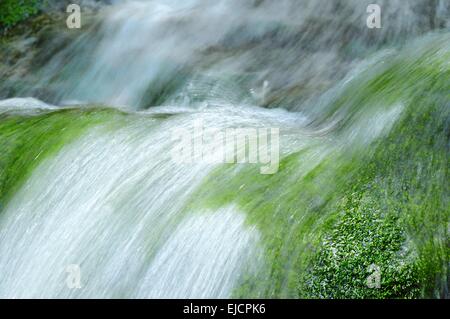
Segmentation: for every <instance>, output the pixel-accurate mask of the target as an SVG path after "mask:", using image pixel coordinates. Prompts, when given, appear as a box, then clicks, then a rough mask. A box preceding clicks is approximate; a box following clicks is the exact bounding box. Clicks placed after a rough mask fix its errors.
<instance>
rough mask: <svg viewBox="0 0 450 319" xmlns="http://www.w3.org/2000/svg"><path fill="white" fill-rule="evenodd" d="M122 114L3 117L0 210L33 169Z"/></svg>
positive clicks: (104, 111) (69, 112)
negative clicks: (96, 126) (69, 144)
mask: <svg viewBox="0 0 450 319" xmlns="http://www.w3.org/2000/svg"><path fill="white" fill-rule="evenodd" d="M118 113H119V112H117V111H113V110H110V109H96V108H92V109H86V110H83V109H64V110H59V111H52V112H46V113H42V114H38V115H30V114H29V115H26V114H3V115H1V116H0V149H1V153H0V210H1V209H2V208H3V207H4V206H5V205H6V203H7V202H8V200H9V199H10V198H11V196H12V195H13V194H14V193H15V192H16V191H17V189H18V188H20V187H21V186H22V185H23V183H24V182H25V181H26V179H27V177H28V176H29V175H30V173H31V172H32V171H33V169H34V168H35V167H36V166H37V165H38V164H39V163H41V162H42V161H43V160H44V159H45V158H48V157H49V156H52V155H53V154H55V153H56V152H57V151H59V150H60V149H61V148H62V147H63V146H64V145H66V144H67V143H70V142H71V141H73V140H74V139H76V138H77V137H79V136H80V135H81V134H83V132H85V131H86V130H87V129H88V128H90V127H92V126H94V125H98V124H101V123H105V122H106V121H107V120H108V119H111V118H112V117H115V116H117V115H118Z"/></svg>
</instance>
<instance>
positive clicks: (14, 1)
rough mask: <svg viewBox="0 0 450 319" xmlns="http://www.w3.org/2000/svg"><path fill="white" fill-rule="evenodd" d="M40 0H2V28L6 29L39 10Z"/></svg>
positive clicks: (0, 23)
mask: <svg viewBox="0 0 450 319" xmlns="http://www.w3.org/2000/svg"><path fill="white" fill-rule="evenodd" d="M41 2H42V1H40V0H2V1H1V2H0V30H6V29H8V28H10V27H12V26H14V25H16V24H17V23H19V22H21V21H23V20H25V19H26V18H28V17H30V16H32V15H34V14H36V13H37V12H38V11H39V8H40V5H41Z"/></svg>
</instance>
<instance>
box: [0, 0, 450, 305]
mask: <svg viewBox="0 0 450 319" xmlns="http://www.w3.org/2000/svg"><path fill="white" fill-rule="evenodd" d="M371 2H373V1H360V0H349V1H343V2H341V1H337V2H334V1H328V0H323V1H322V0H302V1H294V0H281V1H276V2H275V1H265V0H262V1H241V0H218V1H209V0H189V1H177V0H152V1H150V0H149V1H143V0H142V1H139V0H130V1H114V2H113V4H111V5H105V6H103V7H102V8H101V9H100V11H99V12H97V13H96V14H95V17H94V18H93V22H91V24H90V25H87V26H85V27H83V28H85V29H83V28H82V32H81V33H80V35H78V36H76V37H74V38H73V39H71V41H68V43H66V44H65V45H63V46H61V48H59V49H57V50H55V51H54V55H52V58H51V59H48V60H46V61H44V63H42V65H36V66H34V67H33V68H30V69H28V67H29V66H27V63H29V61H28V59H21V60H19V61H17V63H14V64H13V65H12V66H11V69H2V67H0V75H2V76H3V77H6V76H5V75H6V74H8V75H11V74H12V75H11V76H10V80H11V81H12V82H14V83H13V84H12V85H11V84H9V83H6V81H5V83H3V84H0V94H1V92H3V91H2V89H5V88H7V86H8V85H11V87H12V89H11V90H12V92H15V94H14V95H13V96H9V95H8V94H6V95H5V96H2V98H3V97H4V98H5V99H4V100H1V101H0V148H1V149H2V150H3V153H4V154H3V155H0V297H3V298H232V297H247V298H249V297H263V298H279V297H289V298H291V297H299V296H300V297H314V298H326V297H331V298H340V297H344V298H345V297H355V296H356V297H360V296H364V297H374V298H378V297H380V296H389V297H400V298H403V297H411V296H412V297H418V296H428V297H430V296H431V297H439V296H443V295H445V294H446V293H447V291H448V287H447V285H448V284H447V283H446V280H447V279H448V272H447V271H448V270H447V267H448V263H446V261H448V256H447V255H446V253H445V247H446V244H447V238H448V230H447V227H448V208H447V205H446V203H447V202H448V187H447V186H445V185H446V182H445V180H446V164H445V162H446V158H447V155H448V118H449V105H450V104H449V99H448V92H449V91H448V89H449V88H450V87H449V86H448V83H450V82H449V79H450V67H449V65H450V64H449V62H448V61H450V47H449V45H448V43H450V42H449V41H448V40H449V33H448V28H449V27H450V22H449V21H450V20H449V16H450V15H449V13H450V7H449V6H448V5H447V4H446V3H445V1H426V0H410V1H406V2H405V1H403V0H402V1H385V0H383V1H378V2H379V3H380V4H381V7H382V8H383V28H382V29H380V30H371V29H368V28H367V26H366V23H365V21H366V17H367V13H366V7H367V5H368V4H369V3H371ZM430 3H431V4H430ZM41 36H42V35H41ZM17 41H18V40H17ZM40 43H41V44H40V45H42V47H40V48H36V50H35V51H33V52H32V53H30V54H32V58H30V59H31V60H32V61H33V59H35V60H36V61H39V60H40V59H41V58H42V56H45V51H46V50H47V49H49V48H50V47H52V45H54V43H55V42H53V41H51V40H48V39H47V40H42V41H41V42H40ZM12 69H14V70H18V71H11V70H12ZM24 69H26V70H27V74H25V75H24V76H23V77H22V76H20V74H19V73H14V72H21V71H20V70H24ZM42 88H45V91H41V90H42ZM9 89H10V87H8V89H5V92H6V91H8V90H9ZM39 92H41V93H39ZM42 92H44V93H42ZM37 98H39V99H37ZM41 100H42V101H41ZM197 123H202V125H203V126H204V129H205V130H211V131H214V132H222V133H223V132H225V133H224V136H226V132H227V130H229V131H232V130H233V132H235V130H237V129H240V128H245V129H250V130H254V132H257V133H259V132H260V131H261V130H262V129H268V132H271V131H270V129H271V128H275V129H277V132H278V130H279V163H278V161H277V163H276V164H277V170H276V172H275V173H274V174H262V173H261V165H262V163H261V162H258V160H259V159H260V157H256V161H255V162H256V163H240V162H237V163H234V162H233V163H230V162H228V163H227V162H226V161H222V160H221V159H220V158H219V160H218V161H216V162H207V161H204V160H203V158H202V154H200V155H199V154H198V153H196V149H195V142H196V141H198V140H199V139H200V140H202V139H204V136H202V135H200V134H202V133H199V132H197V131H196V125H197ZM176 131H178V132H180V131H182V132H184V134H185V135H186V139H187V141H188V143H189V145H191V143H192V145H194V151H193V157H192V159H191V161H190V162H188V163H179V162H176V161H174V159H173V150H174V149H175V148H176V145H177V144H176V143H177V140H176V139H174V132H176ZM217 136H219V135H217ZM265 137H266V138H267V136H265ZM258 138H260V136H258ZM244 141H245V139H244ZM204 142H205V141H204ZM208 142H209V147H211V149H213V150H214V151H213V155H216V156H217V157H219V155H220V154H222V155H224V154H225V155H226V154H229V152H234V151H236V152H237V153H239V152H241V154H244V157H245V155H246V149H245V147H246V146H247V145H248V144H250V143H251V138H250V137H249V138H248V141H247V142H244V144H242V145H241V146H239V145H238V146H237V149H233V150H230V149H229V148H228V147H227V145H226V144H224V143H223V142H224V141H223V140H220V139H215V140H213V141H208ZM205 143H206V142H205ZM246 143H248V144H246ZM258 143H259V144H257V145H258V146H257V150H258V151H259V152H260V151H261V149H262V146H261V140H258ZM274 145H276V141H275V139H274V137H273V136H272V137H271V139H270V141H268V147H269V149H270V150H271V151H270V152H268V153H267V154H269V153H270V155H272V156H273V155H274V150H273V147H274ZM240 147H241V148H240ZM271 147H272V149H271ZM248 152H249V153H250V151H248ZM430 154H431V155H430ZM247 155H248V158H250V157H251V155H250V154H247ZM225 157H226V156H224V157H223V158H225ZM271 160H273V159H272V158H271ZM266 164H267V163H266ZM364 214H368V215H367V216H369V217H367V216H366V215H364ZM391 220H393V221H392V222H391ZM369 221H370V222H372V221H373V223H372V224H370V225H366V224H365V222H369ZM385 221H386V223H385V224H384V222H385ZM392 224H395V227H394V226H392ZM346 225H350V226H348V227H345V226H346ZM418 225H423V227H418ZM349 229H351V232H350V234H347V233H346V232H347V231H349ZM346 236H347V237H346ZM349 238H350V239H349ZM379 238H382V239H383V238H384V239H385V241H384V243H385V244H384V245H385V248H383V249H384V250H383V249H381V248H380V247H379V246H372V244H373V243H377V240H379ZM386 243H387V244H386ZM373 245H375V244H373ZM349 247H350V248H349ZM374 249H375V251H377V252H378V250H376V249H381V250H382V252H381V253H380V254H375V253H374ZM355 252H356V253H355ZM358 258H361V259H358ZM363 258H366V259H363ZM371 258H375V259H374V260H372V259H371ZM376 258H378V259H376ZM348 260H350V261H351V262H347V261H348ZM361 260H362V261H361ZM430 260H431V261H432V262H431V261H430ZM352 262H353V263H352ZM376 263H379V264H380V267H381V268H382V269H383V271H384V272H383V276H385V277H382V278H383V280H386V281H385V282H386V285H387V288H386V289H387V290H386V291H387V292H386V291H385V290H383V289H384V288H383V289H382V290H379V291H378V292H377V291H373V290H367V289H368V288H367V287H366V286H365V285H364V284H361V282H363V280H364V278H365V276H366V275H367V274H366V268H367V267H366V266H369V265H370V264H376ZM349 264H350V265H355V266H354V267H355V268H352V269H350V270H349V269H348V268H346V267H349V266H348V265H349ZM366 264H367V265H366ZM321 267H323V268H321ZM327 267H328V268H327ZM420 267H422V268H420ZM323 269H330V270H329V271H325V270H323ZM418 269H425V270H424V271H423V272H421V271H419V270H418ZM349 273H352V275H351V276H349V275H348V274H349ZM354 274H356V275H354ZM74 276H75V277H74ZM74 278H75V279H74ZM324 278H325V279H324ZM342 278H344V279H342ZM348 278H357V279H355V282H351V283H349V282H345V283H342V287H347V288H346V289H344V290H343V291H341V290H340V288H336V287H335V286H339V285H338V284H341V280H342V281H345V280H348ZM361 278H362V279H361ZM384 278H387V279H384ZM391 278H396V280H398V281H399V282H400V281H401V280H403V278H413V279H410V281H407V283H403V282H402V284H401V287H402V288H401V289H400V288H395V289H394V288H392V287H391V286H389V284H392V283H394V284H396V282H397V281H395V280H393V279H392V280H391ZM430 278H434V280H430ZM72 279H74V280H75V281H74V282H75V283H76V284H75V286H71V284H70V280H72ZM319 280H321V281H320V283H319V284H318V283H317V282H318V281H319ZM405 280H406V279H405ZM333 282H336V283H337V284H336V285H335V284H333ZM385 282H383V284H384V283H385ZM394 284H392V285H394ZM399 285H400V284H399ZM377 293H380V295H377ZM381 294H384V295H381ZM396 294H399V295H396ZM421 294H422V295H421Z"/></svg>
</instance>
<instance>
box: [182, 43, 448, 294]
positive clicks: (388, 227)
mask: <svg viewBox="0 0 450 319" xmlns="http://www.w3.org/2000/svg"><path fill="white" fill-rule="evenodd" d="M446 39H448V37H447V36H444V37H443V38H439V39H437V40H436V39H433V41H431V42H429V43H427V45H426V49H424V50H422V49H421V50H419V52H418V53H415V54H410V53H409V52H408V50H406V52H404V53H403V54H399V55H398V57H396V58H392V60H389V61H384V63H381V64H380V65H377V66H376V67H374V69H373V68H371V71H367V72H364V73H363V74H362V75H360V76H358V77H356V78H355V79H354V80H353V81H352V82H350V83H349V84H348V86H347V87H346V88H345V89H344V90H343V91H342V92H341V94H340V95H338V97H337V98H336V99H335V100H333V101H331V102H330V104H329V105H328V109H327V110H325V111H324V110H323V109H322V110H320V109H319V113H320V114H319V115H318V116H317V117H316V119H315V121H312V123H311V127H312V129H315V128H316V127H318V128H321V126H322V125H324V126H326V127H328V123H329V122H330V121H332V122H334V123H336V125H335V126H334V128H333V130H332V131H330V133H329V134H330V135H329V136H332V138H327V137H324V138H321V137H317V138H310V139H309V140H308V141H309V142H305V143H306V144H307V145H308V146H307V147H305V148H304V149H303V150H302V151H299V152H297V153H294V154H291V155H289V156H287V157H284V158H283V159H282V160H281V163H280V169H279V171H278V173H276V174H274V175H268V176H265V175H260V174H259V171H258V167H254V166H253V167H252V166H243V167H242V166H233V165H228V166H224V167H221V168H219V169H217V171H216V172H215V173H214V174H212V175H211V176H209V178H207V179H206V180H205V183H204V184H203V185H202V186H201V187H200V188H199V189H198V192H197V194H196V196H195V197H194V198H193V200H192V203H191V204H190V205H191V206H193V207H197V208H204V207H208V208H212V209H214V208H218V207H221V206H225V205H229V204H230V203H233V204H234V205H237V206H238V208H239V209H240V210H242V211H243V212H245V213H246V214H247V222H248V223H249V224H250V225H256V227H257V228H258V230H259V231H260V233H261V239H262V241H261V242H262V245H263V247H264V249H265V259H266V265H265V266H264V267H263V269H261V271H260V273H258V274H257V275H255V276H247V277H245V278H243V281H242V284H241V286H240V287H239V288H238V289H236V291H235V292H234V296H235V297H265V298H274V297H275V298H279V297H299V296H300V297H305V296H307V297H313V298H321V297H333V298H346V297H368V298H388V297H395V298H411V297H418V296H420V297H440V296H443V294H444V293H445V291H446V288H445V287H446V282H447V280H448V270H447V267H448V255H449V254H448V248H447V247H448V234H447V226H448V221H449V210H448V206H449V205H448V194H449V191H448V186H447V182H446V181H447V179H448V177H447V167H448V158H447V153H448V144H449V141H448V138H449V135H450V134H449V123H448V119H449V118H450V116H449V110H450V108H449V106H450V93H449V92H450V70H449V67H448V61H449V60H450V54H449V51H448V48H445V47H444V46H445V43H446V42H445V41H443V40H446ZM396 105H401V106H402V113H401V115H400V117H399V118H398V119H397V120H396V121H395V122H394V125H393V127H392V128H390V127H387V128H385V130H384V132H383V134H382V135H380V136H379V137H378V138H375V139H374V140H366V139H365V138H364V136H362V137H361V136H359V139H358V141H357V142H355V140H352V139H350V138H349V137H351V136H353V135H354V132H355V129H357V130H358V131H359V132H362V133H365V134H366V135H369V136H370V135H373V134H374V133H373V132H369V131H368V130H369V129H370V128H371V127H374V126H376V125H374V126H371V123H370V121H367V119H372V118H375V119H376V115H377V114H380V113H381V114H382V113H383V112H386V111H389V110H390V109H391V108H392V107H393V106H396ZM323 114H326V115H323ZM312 116H314V114H312ZM336 119H337V120H338V121H336ZM361 127H362V129H361ZM363 135H364V134H363ZM303 138H304V139H308V137H303ZM281 142H282V141H281ZM344 199H347V202H346V204H343V203H344V202H343V200H344ZM332 253H333V254H332ZM334 254H337V256H339V258H338V259H335V258H332V256H334ZM371 264H377V265H378V266H379V267H380V268H381V276H382V277H381V279H382V281H381V285H382V286H381V288H380V289H374V290H368V287H367V286H366V285H365V284H364V283H365V279H366V278H367V276H368V275H369V274H370V273H368V271H367V267H368V265H371ZM330 270H331V271H330Z"/></svg>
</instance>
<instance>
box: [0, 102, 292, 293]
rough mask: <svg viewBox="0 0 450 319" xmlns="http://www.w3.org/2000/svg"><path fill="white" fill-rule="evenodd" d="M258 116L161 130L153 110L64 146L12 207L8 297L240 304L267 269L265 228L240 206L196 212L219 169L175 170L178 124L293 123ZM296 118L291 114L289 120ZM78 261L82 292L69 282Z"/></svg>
mask: <svg viewBox="0 0 450 319" xmlns="http://www.w3.org/2000/svg"><path fill="white" fill-rule="evenodd" d="M159 111H160V110H156V112H155V113H156V114H158V113H159ZM165 111H168V110H167V109H165ZM250 111H251V112H250ZM255 111H256V109H249V110H247V109H243V110H241V111H239V112H237V113H236V114H229V113H231V112H228V114H227V113H224V112H222V111H219V110H215V111H214V110H212V111H210V112H204V113H188V114H185V115H178V116H174V117H172V118H171V119H168V120H165V121H164V122H162V123H161V122H160V120H154V119H151V118H149V117H148V115H147V116H143V117H142V118H134V119H133V120H130V121H129V122H127V124H126V125H125V126H124V127H123V128H115V129H109V128H107V127H103V128H102V127H98V128H95V129H93V130H92V131H91V132H90V133H89V134H87V135H85V136H84V137H82V138H81V139H79V140H77V141H76V142H74V143H72V144H71V145H67V146H66V147H64V148H63V150H62V151H61V152H60V153H59V154H58V155H57V156H55V157H53V158H51V159H49V160H47V161H45V162H44V163H43V164H42V165H40V167H38V168H37V169H36V170H35V171H34V173H33V175H32V176H31V177H30V178H29V179H28V180H27V182H26V184H25V185H24V186H23V187H22V189H21V190H20V191H19V192H18V193H17V194H16V195H15V196H14V198H13V199H12V200H11V201H10V202H9V204H8V206H7V207H5V209H4V210H3V211H2V214H1V216H0V229H1V233H0V273H1V274H2V281H1V282H0V296H1V297H6V298H24V297H31V298H41V297H48V298H64V297H83V298H91V297H97V298H109V297H118V298H130V297H169V298H179V297H198V298H200V297H213V298H215V297H230V296H231V293H232V290H233V288H235V287H236V285H237V283H238V281H239V278H240V276H241V275H243V274H244V273H246V272H247V270H248V269H247V266H248V265H247V261H249V258H250V256H253V257H252V258H251V262H252V268H253V269H258V268H260V267H261V266H262V264H261V262H263V261H262V260H261V259H260V258H257V256H259V255H260V254H259V253H258V251H259V250H260V247H259V243H258V232H257V231H256V230H255V229H253V228H249V227H248V226H246V225H245V224H244V219H245V217H244V215H243V214H242V213H241V212H239V210H238V209H236V208H233V207H228V208H224V209H223V210H219V211H216V212H192V211H186V205H187V204H188V203H189V199H190V196H191V195H192V191H194V190H195V189H196V187H198V186H199V185H200V184H201V183H202V180H203V177H204V176H206V175H207V174H208V173H209V172H211V170H212V169H213V168H214V167H216V165H212V164H205V163H202V162H195V161H194V162H193V163H192V164H186V165H180V164H174V162H173V161H172V159H171V157H170V154H171V152H170V149H171V147H172V144H173V142H172V141H171V128H173V127H185V128H186V129H189V130H191V129H192V127H193V126H192V124H193V122H194V121H195V120H196V119H198V118H200V116H201V117H202V118H203V120H204V122H205V123H210V125H211V124H214V126H215V127H226V126H227V125H229V124H227V123H234V125H239V124H241V125H243V126H244V125H245V126H246V127H249V126H258V125H264V124H266V125H270V124H271V123H270V121H280V118H281V119H282V118H283V117H280V118H279V119H276V118H275V116H272V119H271V117H268V115H267V114H269V113H268V112H267V111H264V110H261V111H260V112H259V113H260V114H259V115H258V117H255V114H257V113H255ZM282 114H283V113H280V114H277V115H282ZM277 117H278V116H277ZM296 118H297V117H292V118H290V117H286V116H285V118H284V121H285V124H284V125H285V126H287V123H291V125H293V124H294V123H295V122H294V120H295V119H296ZM278 123H280V122H278ZM218 146H219V145H218ZM73 264H75V265H79V266H80V269H81V284H82V288H81V289H69V288H68V286H67V285H66V278H67V276H68V274H67V273H66V268H67V267H68V266H69V265H73Z"/></svg>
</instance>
